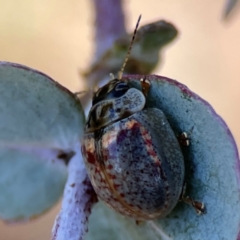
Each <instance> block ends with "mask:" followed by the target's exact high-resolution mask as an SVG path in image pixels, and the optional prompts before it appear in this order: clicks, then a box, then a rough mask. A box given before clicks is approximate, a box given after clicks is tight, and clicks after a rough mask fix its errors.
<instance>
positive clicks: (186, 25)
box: [0, 0, 240, 240]
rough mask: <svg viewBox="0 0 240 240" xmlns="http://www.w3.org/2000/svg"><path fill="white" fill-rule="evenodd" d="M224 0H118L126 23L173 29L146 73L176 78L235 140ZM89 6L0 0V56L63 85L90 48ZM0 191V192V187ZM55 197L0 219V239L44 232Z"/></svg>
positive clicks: (239, 117) (70, 82)
mask: <svg viewBox="0 0 240 240" xmlns="http://www.w3.org/2000/svg"><path fill="white" fill-rule="evenodd" d="M224 4H225V1H223V0H222V1H209V0H202V1H197V0H194V1H193V0H182V1H177V0H175V1H167V0H148V1H141V2H140V1H137V0H129V1H124V9H125V13H126V26H127V29H128V30H129V31H131V30H132V29H133V28H134V26H135V23H136V20H137V18H138V16H139V14H142V22H141V24H144V23H148V22H152V21H155V20H159V19H165V20H167V21H170V22H172V23H173V24H174V25H175V26H176V27H177V28H178V30H179V32H180V33H179V36H178V38H177V40H175V41H174V42H173V43H172V44H170V45H169V47H168V48H167V49H166V51H165V52H164V54H163V57H164V58H163V61H162V64H161V66H159V68H157V69H156V70H155V72H154V73H156V74H160V75H163V76H167V77H169V78H173V79H176V80H178V81H180V82H182V83H184V84H185V85H187V86H188V87H189V88H190V89H191V90H193V91H194V92H195V93H197V94H198V95H200V96H201V97H202V98H204V99H205V100H207V101H208V102H210V103H211V105H212V106H213V107H214V108H215V110H216V111H217V113H219V114H220V115H221V116H222V117H223V119H224V120H225V121H226V122H227V124H228V125H229V127H230V129H231V131H232V133H233V135H234V136H235V138H236V141H237V144H238V146H240V127H239V124H240V111H239V108H240V93H239V92H240V91H239V88H240V46H239V45H240V9H236V10H235V13H234V14H233V15H232V16H231V17H230V18H229V19H228V21H223V19H222V15H223V14H222V12H223V6H224ZM93 24H94V10H93V6H92V2H91V1H87V0H85V1H83V0H71V1H69V0H61V1H59V0H41V1H33V0H21V1H16V0H0V60H4V61H11V62H17V63H21V64H24V65H27V66H29V67H32V68H35V69H38V70H40V71H42V72H44V73H46V74H48V75H49V76H51V77H52V78H53V79H55V80H56V81H58V82H59V83H61V84H62V85H64V86H65V87H67V88H69V89H70V90H71V91H79V90H83V89H84V85H83V78H81V76H80V74H79V73H80V72H83V71H84V70H86V69H87V67H88V65H89V63H90V62H91V56H92V54H93V52H94V44H93V41H94V31H93V30H94V29H93ZM0 194H1V193H0ZM59 207H60V205H59V204H58V205H57V206H55V207H54V208H53V209H52V210H51V211H49V212H48V213H46V214H45V215H43V216H41V217H40V218H38V219H36V220H33V221H31V222H30V223H27V224H25V223H24V224H12V225H6V224H4V223H3V222H0V239H1V240H15V239H18V240H40V239H41V240H44V239H50V234H51V228H52V224H53V222H54V218H55V216H56V214H57V212H58V210H59Z"/></svg>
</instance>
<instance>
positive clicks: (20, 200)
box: [0, 62, 85, 221]
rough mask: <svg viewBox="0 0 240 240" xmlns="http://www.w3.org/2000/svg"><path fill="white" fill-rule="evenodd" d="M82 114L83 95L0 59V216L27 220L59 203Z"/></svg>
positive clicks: (79, 130) (8, 219) (78, 137)
mask: <svg viewBox="0 0 240 240" xmlns="http://www.w3.org/2000/svg"><path fill="white" fill-rule="evenodd" d="M84 120H85V119H84V115H83V112H82V107H81V104H80V102H79V100H77V99H76V98H75V96H74V94H73V93H71V92H70V91H68V90H67V89H65V88H64V87H62V86H61V85H60V84H58V83H57V82H55V81H53V80H52V79H51V78H49V77H48V76H46V75H45V74H43V73H40V72H38V71H36V70H33V69H30V68H28V67H25V66H22V65H19V64H13V63H7V62H0V133H1V134H0V193H1V194H0V218H2V219H4V220H6V221H18V220H26V219H29V218H32V217H35V216H36V215H39V214H41V213H43V212H44V211H46V210H47V209H49V208H50V207H51V206H52V205H53V204H55V203H56V201H57V200H58V199H59V198H60V196H61V195H62V193H63V188H64V184H65V182H66V179H67V167H66V164H67V161H68V160H69V159H70V158H71V156H72V155H73V154H74V152H73V149H74V146H75V145H76V144H79V141H80V138H81V136H82V131H83V124H84Z"/></svg>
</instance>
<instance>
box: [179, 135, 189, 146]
mask: <svg viewBox="0 0 240 240" xmlns="http://www.w3.org/2000/svg"><path fill="white" fill-rule="evenodd" d="M177 138H178V142H179V144H180V145H181V146H184V147H188V146H189V145H190V137H189V135H188V134H187V133H186V132H182V133H181V134H180V135H178V137H177Z"/></svg>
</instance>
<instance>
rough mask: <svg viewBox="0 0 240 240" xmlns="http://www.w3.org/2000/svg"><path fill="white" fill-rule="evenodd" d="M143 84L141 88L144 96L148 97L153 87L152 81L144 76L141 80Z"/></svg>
mask: <svg viewBox="0 0 240 240" xmlns="http://www.w3.org/2000/svg"><path fill="white" fill-rule="evenodd" d="M140 82H141V87H142V93H143V94H144V96H145V97H146V96H147V95H148V92H149V90H150V87H151V83H150V81H149V80H148V79H147V77H146V76H144V78H141V79H140Z"/></svg>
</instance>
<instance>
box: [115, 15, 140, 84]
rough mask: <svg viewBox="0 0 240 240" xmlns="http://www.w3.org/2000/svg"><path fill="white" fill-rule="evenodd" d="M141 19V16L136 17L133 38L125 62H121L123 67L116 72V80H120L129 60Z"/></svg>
mask: <svg viewBox="0 0 240 240" xmlns="http://www.w3.org/2000/svg"><path fill="white" fill-rule="evenodd" d="M141 17H142V15H140V16H139V17H138V20H137V24H136V27H135V30H134V33H133V36H132V40H131V43H130V46H129V48H128V51H127V55H126V58H125V60H124V62H123V65H122V67H121V70H120V71H119V72H118V79H119V80H121V79H122V75H123V71H124V68H125V66H126V63H127V61H128V59H129V56H130V53H131V50H132V46H133V42H134V40H135V37H136V34H137V29H138V26H139V23H140V20H141Z"/></svg>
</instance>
